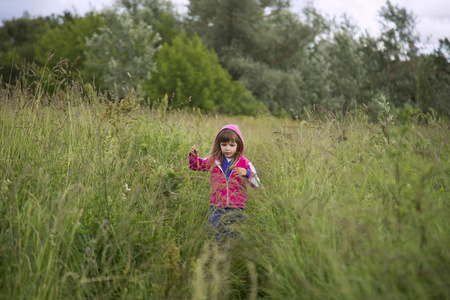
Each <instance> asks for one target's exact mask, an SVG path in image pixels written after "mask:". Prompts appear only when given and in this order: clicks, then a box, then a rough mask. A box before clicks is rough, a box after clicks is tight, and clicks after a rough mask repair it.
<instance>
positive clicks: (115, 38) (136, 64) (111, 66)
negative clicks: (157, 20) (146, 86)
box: [86, 9, 159, 94]
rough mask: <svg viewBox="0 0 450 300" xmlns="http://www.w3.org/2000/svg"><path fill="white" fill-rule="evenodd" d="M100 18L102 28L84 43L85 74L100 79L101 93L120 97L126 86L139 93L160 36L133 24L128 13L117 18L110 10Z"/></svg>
mask: <svg viewBox="0 0 450 300" xmlns="http://www.w3.org/2000/svg"><path fill="white" fill-rule="evenodd" d="M103 17H104V23H105V25H104V26H102V27H101V28H99V33H95V34H94V35H93V36H92V37H91V38H90V39H89V40H88V41H87V43H86V45H87V47H88V49H89V50H88V52H87V54H86V55H87V61H86V67H87V70H88V71H90V72H92V74H93V76H94V74H95V76H98V77H99V79H100V82H101V83H100V87H101V88H102V89H106V90H110V91H114V90H116V91H117V92H118V93H119V94H123V93H124V91H125V87H127V86H128V87H130V88H131V87H136V90H137V92H138V93H140V91H141V88H142V83H143V82H144V81H145V80H146V79H148V78H150V73H151V72H153V71H154V70H155V64H154V62H153V57H154V55H155V54H156V52H157V51H158V47H157V46H156V43H157V42H158V41H159V35H158V34H154V32H153V30H152V28H151V26H149V25H147V24H145V23H144V22H142V21H140V22H138V23H136V22H135V21H134V20H133V18H132V17H131V15H130V14H129V13H128V12H127V11H124V12H123V13H121V14H117V13H116V11H114V10H112V9H111V10H109V11H104V12H103Z"/></svg>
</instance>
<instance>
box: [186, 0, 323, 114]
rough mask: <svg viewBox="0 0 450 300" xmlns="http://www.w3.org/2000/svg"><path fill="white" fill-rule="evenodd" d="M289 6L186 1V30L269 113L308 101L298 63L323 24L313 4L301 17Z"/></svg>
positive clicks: (250, 0) (282, 1)
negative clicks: (197, 37) (290, 9)
mask: <svg viewBox="0 0 450 300" xmlns="http://www.w3.org/2000/svg"><path fill="white" fill-rule="evenodd" d="M288 8H289V1H286V0H278V1H277V0H273V1H270V0H269V1H256V0H239V1H238V0H221V1H219V0H191V1H190V4H189V12H188V21H187V22H188V28H189V30H190V32H191V33H192V32H198V34H199V36H200V37H201V38H202V39H203V40H204V41H205V44H206V45H207V46H208V47H212V48H214V49H215V51H216V52H217V54H218V56H219V61H220V63H221V64H222V65H223V66H224V67H225V68H226V69H227V70H228V71H229V72H230V74H231V75H232V76H233V79H235V80H240V81H241V82H243V83H244V85H245V86H246V87H247V88H248V89H249V90H250V91H251V92H252V93H253V95H254V96H256V97H257V98H258V99H259V100H261V101H262V102H263V103H264V104H265V105H266V106H268V107H269V108H270V109H271V110H274V111H277V110H280V109H289V108H293V107H301V106H303V105H304V104H305V103H307V102H308V101H309V99H306V98H305V97H304V96H305V95H304V93H303V90H302V78H301V72H299V67H300V66H302V65H303V62H304V60H306V59H307V57H308V55H309V48H310V45H311V44H312V43H314V39H315V38H316V36H317V35H318V34H319V33H321V32H323V30H324V27H325V24H324V22H323V19H322V18H321V17H320V16H319V15H318V14H317V13H316V12H315V10H314V9H313V8H312V7H307V8H306V9H305V10H304V16H305V18H304V20H303V21H301V20H300V18H299V16H297V15H295V14H293V13H292V12H290V11H289V10H288Z"/></svg>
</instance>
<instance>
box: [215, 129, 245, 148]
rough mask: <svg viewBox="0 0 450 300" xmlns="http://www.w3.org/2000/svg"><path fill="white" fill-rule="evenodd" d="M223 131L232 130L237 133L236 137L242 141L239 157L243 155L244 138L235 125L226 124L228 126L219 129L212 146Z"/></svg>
mask: <svg viewBox="0 0 450 300" xmlns="http://www.w3.org/2000/svg"><path fill="white" fill-rule="evenodd" d="M224 129H231V130H233V131H234V132H236V133H237V135H238V136H239V138H240V139H241V141H242V153H241V156H242V155H244V150H245V144H244V138H243V137H242V134H241V130H239V126H237V125H236V124H228V125H225V126H223V127H222V129H220V130H219V132H218V133H217V135H216V138H215V139H214V144H215V143H216V141H217V137H218V136H219V133H220V132H221V131H222V130H224Z"/></svg>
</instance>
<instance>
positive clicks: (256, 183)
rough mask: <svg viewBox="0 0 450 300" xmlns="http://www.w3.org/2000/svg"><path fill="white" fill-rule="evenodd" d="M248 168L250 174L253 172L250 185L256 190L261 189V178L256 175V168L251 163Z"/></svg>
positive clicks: (249, 180) (249, 178) (249, 179)
mask: <svg viewBox="0 0 450 300" xmlns="http://www.w3.org/2000/svg"><path fill="white" fill-rule="evenodd" d="M248 167H249V169H250V172H251V174H250V176H249V177H248V182H249V183H250V186H251V187H252V188H255V189H256V188H258V187H259V184H260V181H259V177H258V175H257V174H256V169H255V167H254V166H253V164H252V163H251V162H250V161H249V162H248Z"/></svg>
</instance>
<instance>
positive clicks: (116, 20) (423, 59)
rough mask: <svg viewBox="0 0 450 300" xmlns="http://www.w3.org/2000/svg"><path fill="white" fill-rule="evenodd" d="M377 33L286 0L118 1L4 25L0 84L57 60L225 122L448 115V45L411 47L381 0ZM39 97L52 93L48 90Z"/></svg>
mask: <svg viewBox="0 0 450 300" xmlns="http://www.w3.org/2000/svg"><path fill="white" fill-rule="evenodd" d="M379 18H380V34H379V36H372V35H370V34H369V33H367V32H361V29H360V28H358V26H357V25H355V24H354V22H353V21H352V20H351V19H350V18H348V17H346V16H342V18H340V19H336V18H332V19H330V18H327V17H324V16H323V15H321V14H320V13H318V12H317V10H316V9H315V8H314V7H313V6H312V5H307V6H305V7H304V9H303V10H302V12H301V13H300V14H299V13H294V12H292V10H291V9H290V3H289V0H267V1H257V0H220V1H219V0H190V1H189V5H188V10H187V13H186V14H185V15H180V14H179V13H177V12H176V11H175V9H174V7H173V5H172V3H171V2H170V1H167V0H117V1H116V2H115V3H114V4H113V5H112V6H111V7H108V8H106V9H104V10H103V11H101V12H94V11H92V12H89V13H87V14H85V15H84V16H79V15H77V14H73V13H71V12H64V13H63V14H62V15H52V16H46V17H37V18H31V17H30V16H29V15H27V14H24V15H23V17H21V18H18V19H12V20H5V21H3V26H2V27H1V28H0V76H1V83H2V84H3V85H16V84H22V85H23V84H24V83H23V82H20V78H21V75H22V72H21V69H20V67H19V66H20V65H25V64H34V65H35V66H37V67H38V68H39V69H40V70H42V72H44V71H45V70H49V71H51V70H54V69H55V68H56V67H57V66H58V64H60V62H61V60H64V59H66V60H68V61H70V62H76V64H75V67H74V68H73V69H72V70H71V72H73V74H75V75H77V76H78V77H79V80H82V81H83V82H86V83H92V84H94V85H95V87H96V88H97V89H99V90H102V91H107V92H108V93H110V94H113V93H115V94H117V95H124V94H126V91H127V90H130V89H131V88H134V89H135V90H136V93H137V94H138V95H139V96H141V97H143V98H144V99H147V100H146V101H147V102H148V103H149V104H152V103H155V102H158V99H161V98H163V97H164V96H165V95H168V97H169V99H170V105H171V106H172V107H175V108H185V107H191V106H192V107H197V108H200V109H202V110H204V111H209V112H220V113H229V114H255V113H257V112H258V111H261V110H270V111H272V112H274V113H280V112H288V113H291V112H301V111H302V110H303V108H305V107H307V108H311V107H313V106H314V107H323V108H324V109H327V110H331V111H345V110H347V109H349V108H353V107H365V108H367V109H369V110H370V109H371V108H373V106H374V105H375V103H376V101H377V99H378V98H379V97H380V95H384V96H385V97H386V98H387V99H388V100H389V102H390V103H392V104H393V105H394V106H395V107H398V108H400V109H404V108H407V109H409V110H414V109H417V110H421V111H423V112H431V113H435V114H440V115H441V116H446V117H448V116H449V114H450V63H449V57H450V42H449V40H448V38H444V39H442V40H440V41H439V45H438V46H437V48H436V49H434V50H433V51H432V52H430V53H422V52H421V51H420V49H419V45H420V39H419V37H418V36H417V33H416V31H415V30H416V29H415V26H416V17H415V16H414V14H413V13H412V12H408V11H407V10H406V9H405V8H401V7H399V6H396V5H393V4H392V3H391V2H390V1H387V2H386V3H385V5H384V6H383V7H381V9H380V11H379ZM48 92H49V93H50V92H51V91H48Z"/></svg>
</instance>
